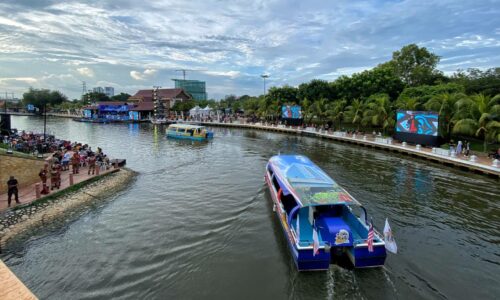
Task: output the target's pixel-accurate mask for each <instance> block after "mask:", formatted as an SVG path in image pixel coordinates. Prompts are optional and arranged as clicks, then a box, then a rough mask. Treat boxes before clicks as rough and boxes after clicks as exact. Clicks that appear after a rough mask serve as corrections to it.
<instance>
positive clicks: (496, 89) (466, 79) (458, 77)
mask: <svg viewBox="0 0 500 300" xmlns="http://www.w3.org/2000/svg"><path fill="white" fill-rule="evenodd" d="M451 81H452V82H455V83H457V84H460V85H462V86H464V87H465V92H466V93H467V94H483V95H486V96H491V97H493V96H495V95H498V94H500V68H491V69H488V70H486V71H481V70H479V69H474V68H471V69H467V71H462V70H459V71H458V72H457V73H455V74H453V76H452V77H451Z"/></svg>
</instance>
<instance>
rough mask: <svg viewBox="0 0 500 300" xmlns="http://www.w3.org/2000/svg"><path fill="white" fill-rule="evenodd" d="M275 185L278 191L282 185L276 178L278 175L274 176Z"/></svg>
mask: <svg viewBox="0 0 500 300" xmlns="http://www.w3.org/2000/svg"><path fill="white" fill-rule="evenodd" d="M273 185H274V188H275V189H276V192H277V191H279V190H280V185H279V183H278V180H277V179H276V176H273Z"/></svg>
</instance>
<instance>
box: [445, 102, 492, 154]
mask: <svg viewBox="0 0 500 300" xmlns="http://www.w3.org/2000/svg"><path fill="white" fill-rule="evenodd" d="M456 106H457V111H456V115H457V116H456V117H455V120H456V124H455V126H454V127H453V133H454V134H465V135H469V136H477V137H480V138H483V141H484V151H486V147H487V143H488V142H500V95H497V96H495V97H494V98H491V97H489V96H485V95H483V94H475V95H472V96H471V97H466V98H462V99H461V100H459V101H458V102H457V103H456Z"/></svg>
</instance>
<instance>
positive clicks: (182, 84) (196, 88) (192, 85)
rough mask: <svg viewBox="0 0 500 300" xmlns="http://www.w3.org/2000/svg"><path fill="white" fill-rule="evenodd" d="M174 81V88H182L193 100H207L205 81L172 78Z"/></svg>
mask: <svg viewBox="0 0 500 300" xmlns="http://www.w3.org/2000/svg"><path fill="white" fill-rule="evenodd" d="M172 80H173V81H174V82H175V88H176V89H183V90H184V91H186V93H188V94H190V95H191V96H193V99H195V100H207V90H206V86H205V81H200V80H185V79H172Z"/></svg>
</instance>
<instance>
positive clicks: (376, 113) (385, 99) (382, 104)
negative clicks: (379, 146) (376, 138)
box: [363, 94, 395, 134]
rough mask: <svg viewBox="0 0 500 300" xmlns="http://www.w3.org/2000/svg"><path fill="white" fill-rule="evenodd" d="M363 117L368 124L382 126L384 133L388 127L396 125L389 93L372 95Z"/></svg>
mask: <svg viewBox="0 0 500 300" xmlns="http://www.w3.org/2000/svg"><path fill="white" fill-rule="evenodd" d="M363 119H364V122H365V123H366V124H371V125H373V126H377V127H382V131H383V132H384V134H385V133H386V130H387V128H390V127H392V126H394V124H395V120H394V110H393V108H392V105H391V101H390V99H389V95H387V94H376V95H372V96H370V98H368V104H367V105H366V110H365V112H364V114H363Z"/></svg>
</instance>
